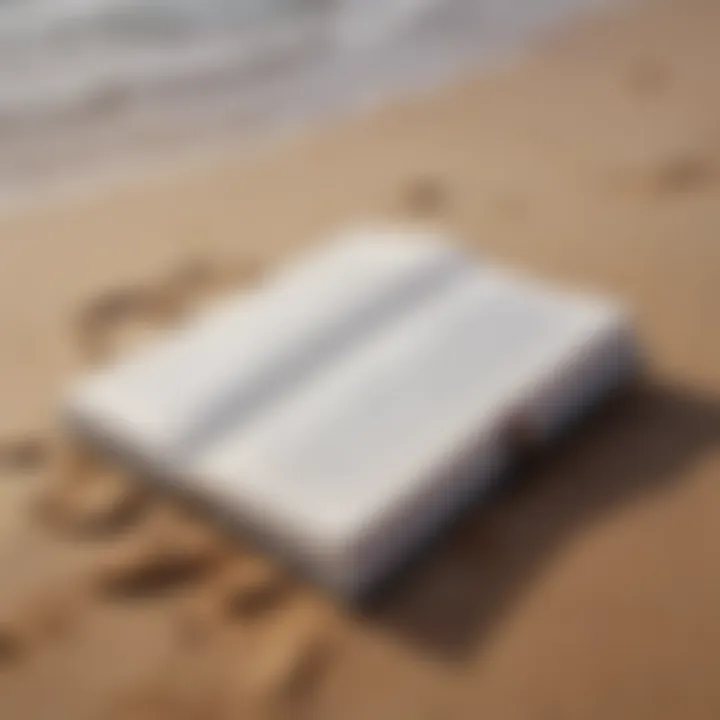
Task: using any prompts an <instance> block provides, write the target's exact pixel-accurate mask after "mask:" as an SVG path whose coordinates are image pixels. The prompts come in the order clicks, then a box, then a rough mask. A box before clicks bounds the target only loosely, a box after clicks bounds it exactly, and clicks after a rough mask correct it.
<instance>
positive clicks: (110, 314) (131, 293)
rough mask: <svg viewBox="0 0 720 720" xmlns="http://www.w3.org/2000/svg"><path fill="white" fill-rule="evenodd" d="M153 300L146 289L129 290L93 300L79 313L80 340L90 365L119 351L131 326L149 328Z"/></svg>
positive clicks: (80, 346) (78, 338)
mask: <svg viewBox="0 0 720 720" xmlns="http://www.w3.org/2000/svg"><path fill="white" fill-rule="evenodd" d="M151 305H152V299H151V297H150V295H149V293H148V292H147V290H145V289H144V288H140V287H128V288H120V289H115V290H111V291H108V292H106V293H103V294H101V295H99V296H97V297H95V298H93V299H92V300H91V301H90V302H89V303H88V304H87V305H86V306H85V307H84V308H83V309H82V310H81V311H80V313H79V316H78V319H77V323H76V340H77V344H78V348H79V350H80V352H81V353H82V355H83V357H84V358H85V359H86V360H89V361H90V362H102V361H105V360H108V359H109V358H111V357H112V356H113V355H115V354H116V353H117V351H118V345H119V344H120V343H119V342H118V340H119V338H118V336H119V335H120V334H121V331H122V330H126V329H127V327H128V326H137V324H138V321H139V322H140V324H141V325H146V324H147V320H148V319H149V316H150V307H151Z"/></svg>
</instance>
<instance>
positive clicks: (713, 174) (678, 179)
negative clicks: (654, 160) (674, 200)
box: [648, 152, 718, 195]
mask: <svg viewBox="0 0 720 720" xmlns="http://www.w3.org/2000/svg"><path fill="white" fill-rule="evenodd" d="M717 173H718V168H717V166H716V164H715V163H714V162H713V159H712V158H711V157H710V156H709V154H707V153H701V152H699V153H693V152H687V153H678V154H677V155H674V156H671V157H668V158H665V159H663V160H662V161H661V162H660V163H659V164H658V165H657V166H656V167H655V168H654V169H653V170H652V171H651V172H650V176H649V178H648V186H649V189H650V190H651V191H652V192H654V193H657V194H663V195H669V194H680V193H691V192H694V191H697V190H701V189H704V188H705V187H707V186H708V185H710V184H711V183H713V182H714V181H715V180H717Z"/></svg>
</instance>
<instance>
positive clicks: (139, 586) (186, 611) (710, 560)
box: [0, 0, 720, 720]
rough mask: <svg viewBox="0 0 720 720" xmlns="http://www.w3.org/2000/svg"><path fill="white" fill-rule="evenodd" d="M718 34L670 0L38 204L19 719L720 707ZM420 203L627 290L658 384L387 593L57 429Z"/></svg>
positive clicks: (16, 492)
mask: <svg viewBox="0 0 720 720" xmlns="http://www.w3.org/2000/svg"><path fill="white" fill-rule="evenodd" d="M718 28H720V4H718V3H716V2H713V0H676V1H675V2H664V1H663V0H657V1H656V2H646V3H644V4H643V5H641V6H638V7H636V8H633V9H631V10H629V11H618V12H613V13H609V14H607V15H605V16H603V17H602V18H600V19H596V20H593V21H591V22H587V23H585V24H584V25H582V26H577V27H574V28H573V29H572V30H568V31H565V32H562V33H560V34H559V35H558V36H556V37H554V38H552V39H551V40H549V41H547V42H546V43H544V45H543V46H542V47H541V48H540V49H538V51H537V52H536V53H534V54H533V55H532V56H531V57H530V58H527V59H526V60H525V61H523V62H522V63H519V64H517V65H514V66H513V67H509V68H507V69H506V70H502V71H499V72H497V73H494V74H492V75H485V74H478V76H477V77H474V78H472V79H470V80H469V81H467V82H463V83H462V84H460V85H455V86H453V87H449V88H446V89H443V90H441V91H437V92H434V93H432V94H431V95H428V96H424V97H418V98H414V99H409V100H405V101H403V102H401V103H396V104H395V105H394V106H392V107H388V108H385V109H382V110H380V111H375V112H373V113H369V114H366V115H364V116H362V117H355V118H352V119H348V120H344V121H341V122H337V123H335V124H334V125H333V126H332V127H324V128H321V129H318V130H315V131H312V132H308V133H305V134H303V136H302V137H298V138H295V139H291V140H287V141H285V142H283V143H282V144H279V145H277V146H276V147H275V148H273V149H268V150H267V151H263V152H260V153H257V154H255V155H253V156H252V157H247V156H243V155H241V154H238V155H237V156H236V155H235V154H234V153H233V152H230V151H228V154H227V157H225V158H224V159H223V160H222V161H218V162H214V163H209V164H206V165H205V166H203V167H195V168H193V169H188V170H187V171H186V172H177V173H176V174H173V176H172V177H167V178H165V179H163V180H158V179H157V178H155V179H152V180H149V179H148V180H144V179H141V178H138V180H137V182H135V183H132V184H129V185H127V186H125V187H123V188H117V189H115V190H112V191H110V190H107V191H106V190H100V189H98V191H97V192H96V193H93V194H92V195H88V196H87V197H85V198H80V197H78V198H75V199H73V200H67V201H65V202H62V203H54V204H47V205H45V206H42V207H41V206H38V207H36V208H32V209H30V208H25V209H23V210H22V211H21V210H18V211H16V212H12V211H7V212H6V213H5V214H4V215H3V216H2V218H0V397H2V406H1V407H0V589H1V590H0V717H2V718H8V719H12V720H15V719H23V720H25V719H26V718H27V719H32V720H45V718H47V719H48V720H64V719H66V718H67V719H68V720H84V719H85V718H103V719H104V718H115V717H118V718H123V717H124V718H143V717H147V718H167V717H174V718H191V717H192V718H215V717H217V718H233V719H234V718H241V717H242V718H244V717H248V718H255V717H257V718H263V717H273V718H275V717H287V718H312V719H313V720H314V719H315V718H318V719H319V720H325V719H330V720H335V719H337V718H342V719H343V720H355V719H358V720H365V719H367V718H372V719H373V720H382V719H383V718H388V719H393V720H402V719H404V718H408V719H410V720H416V719H418V720H425V719H426V718H427V719H430V718H438V719H445V718H459V719H463V718H478V717H486V718H497V719H500V718H502V719H503V720H520V719H526V718H533V719H535V718H538V719H544V718H548V719H552V720H558V719H562V718H568V719H573V720H575V719H577V718H583V720H593V719H595V718H597V719H598V720H600V719H602V720H606V719H607V718H628V719H632V720H641V719H642V718H648V719H649V718H652V720H661V719H662V718H673V719H674V718H678V717H682V718H684V720H689V719H693V720H694V719H700V718H708V719H711V718H717V717H719V716H720V684H718V682H717V675H718V668H720V575H718V573H717V572H716V568H717V567H718V561H719V560H720V550H718V548H720V522H718V517H720V485H719V484H718V482H717V481H718V480H720V333H718V332H717V327H718V325H717V316H718V313H719V312H720V83H719V82H718V70H717V69H718V68H719V67H720V43H718V42H717V30H718ZM426 178H430V181H428V180H427V179H426ZM428 182H430V184H431V185H432V184H433V183H434V182H439V183H440V184H441V186H442V188H443V193H442V195H443V202H441V203H438V197H437V193H436V192H435V191H432V192H429V194H428V191H426V190H420V191H418V189H417V188H418V187H420V188H422V187H424V186H427V184H428ZM408 195H410V196H411V197H410V200H408ZM418 195H420V196H421V199H422V198H425V200H427V198H428V197H431V198H432V202H430V203H429V205H430V206H431V208H430V209H432V210H433V211H438V209H439V211H440V212H441V213H442V220H443V222H445V223H447V225H449V226H450V227H451V228H452V229H453V230H454V231H455V232H457V233H458V235H459V236H460V237H461V238H462V239H463V242H464V243H465V244H466V245H467V247H468V248H469V249H471V250H472V251H477V252H481V253H483V254H485V255H486V256H488V257H491V258H493V259H496V260H498V261H501V262H507V263H511V264H515V265H518V266H521V267H523V268H527V269H529V270H531V271H533V272H535V273H536V274H538V275H540V276H542V277H545V278H548V279H551V280H555V281H558V282H562V283H564V284H569V285H578V286H582V287H585V288H588V289H597V290H600V291H604V292H609V293H612V294H616V295H617V296H619V297H620V298H622V299H623V300H624V301H625V302H627V303H628V304H629V305H630V306H631V307H632V308H633V309H634V311H635V313H636V315H637V323H638V327H639V332H640V335H641V340H642V343H643V346H644V348H645V352H646V355H647V358H648V360H649V364H650V367H651V372H650V378H649V379H648V381H647V383H646V384H644V385H643V387H641V388H640V389H638V391H637V392H636V393H634V394H632V395H631V396H628V397H626V398H624V399H621V400H619V401H617V402H615V403H613V404H612V405H611V406H609V407H608V408H607V409H606V410H605V411H604V412H602V413H601V414H600V415H598V417H597V418H595V419H594V420H593V421H591V422H589V423H588V424H587V425H586V426H584V427H583V428H579V429H578V431H577V433H576V434H575V436H574V437H573V438H571V439H569V440H568V442H567V443H566V444H564V445H563V446H562V447H559V448H557V449H556V450H555V451H553V452H552V453H551V454H550V456H549V457H547V458H545V459H543V460H542V461H540V462H538V463H537V464H535V465H534V466H532V467H530V468H528V469H527V470H526V471H525V474H524V476H523V480H524V482H523V483H522V485H521V486H520V487H518V488H516V489H515V490H514V491H513V492H512V493H511V494H508V495H506V496H503V497H500V498H498V499H497V500H495V501H494V502H493V503H491V504H489V505H486V506H483V507H481V508H478V509H476V510H474V511H473V512H472V513H471V514H470V515H469V516H468V517H467V518H466V519H464V520H463V521H462V522H461V523H458V526H457V527H456V528H455V529H454V530H453V532H452V533H450V534H449V536H448V537H447V538H446V539H444V540H443V541H442V542H440V543H439V544H438V545H437V547H436V548H434V549H433V551H432V552H431V553H429V554H428V555H426V556H425V557H424V558H423V559H422V561H420V562H419V563H418V564H417V565H416V566H414V567H413V568H411V569H409V570H408V572H407V573H406V574H405V575H404V576H403V577H402V578H401V579H400V580H399V581H398V583H397V584H396V585H395V586H394V587H393V588H390V589H389V591H388V592H387V593H386V594H385V596H384V597H381V598H380V599H379V602H378V604H377V605H376V606H374V607H372V608H370V609H367V610H365V611H363V612H359V611H355V610H351V609H348V608H341V607H339V606H337V605H335V604H333V602H332V601H331V600H330V599H328V598H326V597H323V596H322V595H321V594H320V593H318V592H315V591H313V590H312V589H310V588H307V587H304V586H303V585H302V583H300V582H299V581H297V580H295V579H293V578H290V577H288V576H286V575H284V574H283V572H282V571H281V570H278V569H277V568H273V567H271V566H268V564H267V562H266V561H265V560H264V559H263V558H260V557H257V556H256V555H255V554H254V553H253V551H252V550H251V549H249V548H244V547H242V543H241V542H238V541H236V540H233V539H229V538H226V537H225V536H223V535H221V534H219V533H218V532H216V531H215V530H213V529H212V528H211V527H210V526H209V525H208V523H207V521H205V520H204V519H203V518H198V517H195V516H193V513H189V516H188V512H187V511H185V510H183V509H181V508H176V507H174V506H173V505H172V504H171V503H170V502H169V501H168V500H167V499H166V498H157V497H143V498H137V497H136V496H134V495H130V499H128V494H127V493H125V492H123V491H121V490H119V489H118V487H119V486H118V485H117V482H118V480H117V478H116V477H114V476H113V479H112V480H108V474H110V475H111V476H112V475H113V472H115V470H113V469H112V468H107V467H105V466H104V465H103V461H102V460H98V459H95V458H87V457H84V456H82V455H78V454H77V453H71V452H70V451H69V450H68V448H67V441H66V440H65V439H63V438H62V437H58V433H57V432H56V430H55V429H54V421H53V418H54V411H55V409H56V407H57V403H58V400H59V398H60V396H61V393H62V391H63V388H64V387H65V384H66V382H67V380H68V379H69V378H71V377H73V376H74V375H75V374H76V373H77V372H79V371H81V370H82V368H84V367H86V366H88V365H89V364H92V363H95V362H97V361H98V360H101V359H102V358H106V357H109V356H113V355H114V354H116V353H117V352H119V351H121V350H122V348H123V347H126V346H129V345H131V344H132V343H133V342H136V341H138V340H139V339H141V338H143V337H146V336H147V335H148V334H152V333H154V332H157V329H158V328H160V327H163V326H165V325H166V324H168V323H172V322H174V321H175V320H176V319H177V317H179V316H182V314H183V313H185V312H187V311H188V308H190V309H192V308H197V307H199V306H200V305H201V304H202V303H203V302H204V301H205V300H206V299H207V298H209V297H211V296H212V295H213V294H214V293H216V292H218V291H219V290H220V289H222V288H227V287H233V286H236V285H239V284H243V283H249V282H254V281H256V279H257V277H258V276H260V275H261V274H262V269H263V268H264V267H267V266H269V265H271V264H272V263H274V262H276V261H277V260H279V259H281V258H283V257H286V256H287V255H288V254H289V253H292V252H296V251H298V250H299V249H301V248H302V247H306V246H308V245H310V244H312V243H313V242H316V241H317V240H318V238H320V237H322V235H323V234H324V233H326V232H328V231H330V230H332V229H334V228H336V227H338V226H341V225H343V224H345V223H348V222H352V221H353V220H355V219H358V218H363V219H364V218H367V217H386V216H392V217H397V216H402V215H405V214H407V213H408V207H407V206H408V202H411V204H414V205H417V204H418ZM425 200H423V201H422V202H421V203H420V205H423V206H426V205H428V203H427V202H426V201H425ZM438 205H439V208H438ZM421 209H422V208H421ZM413 211H417V208H414V210H413ZM127 482H129V483H130V486H132V483H133V480H132V479H130V480H128V481H127ZM102 483H106V485H102ZM130 486H129V487H130ZM123 503H127V506H126V505H124V504H123ZM118 507H120V509H122V508H125V509H126V510H127V512H126V513H119V510H118ZM68 508H69V509H68ZM128 508H129V509H128ZM130 510H132V512H131V511H130ZM118 513H119V514H118ZM53 519H54V520H53Z"/></svg>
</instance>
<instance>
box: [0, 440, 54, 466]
mask: <svg viewBox="0 0 720 720" xmlns="http://www.w3.org/2000/svg"><path fill="white" fill-rule="evenodd" d="M48 455H49V447H48V442H47V441H46V440H45V439H44V438H42V437H40V436H35V435H31V434H26V435H21V436H18V437H15V438H8V439H4V440H2V439H0V472H2V473H12V474H14V473H27V472H34V471H37V470H39V469H41V468H42V467H43V466H44V465H45V463H46V462H47V460H48Z"/></svg>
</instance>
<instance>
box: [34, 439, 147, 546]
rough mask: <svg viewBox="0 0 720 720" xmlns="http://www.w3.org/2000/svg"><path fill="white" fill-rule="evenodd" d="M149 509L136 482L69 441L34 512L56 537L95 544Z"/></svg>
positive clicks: (126, 525) (57, 459)
mask: <svg viewBox="0 0 720 720" xmlns="http://www.w3.org/2000/svg"><path fill="white" fill-rule="evenodd" d="M149 506H150V498H149V495H148V493H147V492H146V491H145V490H144V488H142V487H141V486H140V485H139V483H138V482H137V481H135V480H134V479H133V478H131V477H130V476H128V475H127V474H126V473H125V472H124V471H122V470H121V469H120V468H117V467H114V466H113V465H111V464H109V463H108V462H104V461H102V460H101V459H100V458H99V457H97V456H96V455H95V454H93V453H92V452H90V451H89V450H88V449H86V448H82V447H80V446H76V445H74V444H73V443H71V442H69V441H68V442H66V443H64V444H61V445H60V447H59V448H58V449H57V455H56V457H55V458H54V465H53V468H52V470H51V472H50V474H49V477H48V481H47V484H46V485H45V487H44V488H43V490H42V493H41V495H40V497H39V500H38V503H37V505H36V511H37V516H38V517H39V518H40V519H41V521H42V522H43V524H44V525H45V526H46V527H47V528H49V529H51V530H52V531H54V532H56V533H59V534H61V535H64V536H68V537H72V538H77V539H96V538H100V537H104V536H107V535H112V534H115V533H118V532H120V531H122V530H125V529H127V528H128V527H131V526H132V525H134V524H136V523H137V522H138V521H139V520H140V519H141V518H142V516H143V514H144V513H146V512H147V511H148V509H149Z"/></svg>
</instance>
